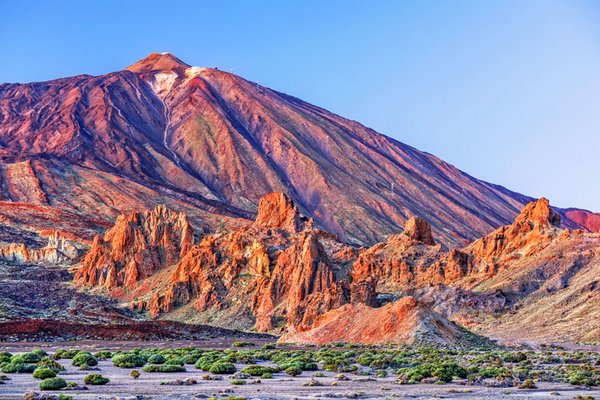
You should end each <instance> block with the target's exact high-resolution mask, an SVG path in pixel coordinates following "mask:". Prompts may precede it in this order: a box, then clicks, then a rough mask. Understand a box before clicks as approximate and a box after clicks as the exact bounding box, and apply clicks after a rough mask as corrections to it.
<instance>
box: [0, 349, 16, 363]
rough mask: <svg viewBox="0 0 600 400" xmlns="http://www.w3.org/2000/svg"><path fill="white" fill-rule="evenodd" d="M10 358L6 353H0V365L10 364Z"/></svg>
mask: <svg viewBox="0 0 600 400" xmlns="http://www.w3.org/2000/svg"><path fill="white" fill-rule="evenodd" d="M12 356H13V355H12V354H10V353H9V352H8V351H0V364H2V363H5V362H10V358H11V357H12Z"/></svg>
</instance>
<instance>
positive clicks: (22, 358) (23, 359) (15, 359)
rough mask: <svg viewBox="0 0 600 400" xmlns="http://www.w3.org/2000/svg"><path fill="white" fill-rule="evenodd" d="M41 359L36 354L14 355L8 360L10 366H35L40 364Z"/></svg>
mask: <svg viewBox="0 0 600 400" xmlns="http://www.w3.org/2000/svg"><path fill="white" fill-rule="evenodd" d="M41 359H42V357H40V355H39V354H36V353H23V354H15V355H14V356H12V357H11V358H10V362H11V364H35V363H38V362H40V360H41Z"/></svg>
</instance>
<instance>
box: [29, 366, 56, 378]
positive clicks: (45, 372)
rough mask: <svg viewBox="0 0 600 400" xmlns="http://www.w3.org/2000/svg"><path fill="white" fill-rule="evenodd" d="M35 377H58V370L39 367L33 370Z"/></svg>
mask: <svg viewBox="0 0 600 400" xmlns="http://www.w3.org/2000/svg"><path fill="white" fill-rule="evenodd" d="M33 377H34V378H36V379H48V378H54V377H56V372H54V371H52V370H51V369H48V368H38V369H36V370H35V371H33Z"/></svg>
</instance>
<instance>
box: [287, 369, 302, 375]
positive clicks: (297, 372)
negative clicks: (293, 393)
mask: <svg viewBox="0 0 600 400" xmlns="http://www.w3.org/2000/svg"><path fill="white" fill-rule="evenodd" d="M285 373H286V374H288V375H290V376H298V375H300V374H301V373H302V370H301V369H300V368H298V367H288V368H286V370H285Z"/></svg>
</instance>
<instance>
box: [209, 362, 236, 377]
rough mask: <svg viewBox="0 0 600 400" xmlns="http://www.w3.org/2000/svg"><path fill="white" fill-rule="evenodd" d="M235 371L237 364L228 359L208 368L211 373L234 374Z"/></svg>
mask: <svg viewBox="0 0 600 400" xmlns="http://www.w3.org/2000/svg"><path fill="white" fill-rule="evenodd" d="M235 371H236V368H235V365H233V364H232V363H230V362H227V361H217V362H216V363H214V364H213V365H211V367H210V368H209V369H208V372H210V373H211V374H233V373H235Z"/></svg>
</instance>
